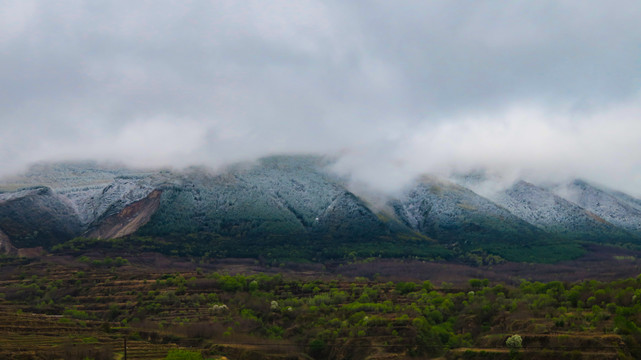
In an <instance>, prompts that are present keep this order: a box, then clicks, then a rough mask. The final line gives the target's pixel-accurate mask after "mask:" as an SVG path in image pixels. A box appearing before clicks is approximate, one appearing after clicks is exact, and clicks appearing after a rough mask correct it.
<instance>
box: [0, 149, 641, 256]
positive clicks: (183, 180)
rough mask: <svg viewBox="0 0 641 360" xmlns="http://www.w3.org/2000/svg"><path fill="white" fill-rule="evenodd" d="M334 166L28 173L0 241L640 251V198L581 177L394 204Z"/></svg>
mask: <svg viewBox="0 0 641 360" xmlns="http://www.w3.org/2000/svg"><path fill="white" fill-rule="evenodd" d="M337 161H338V160H337V159H332V158H327V157H321V156H311V155H305V156H300V155H299V156H293V155H287V156H286V155H281V156H272V157H267V158H262V159H260V160H258V161H256V162H249V163H238V164H235V165H233V166H229V167H227V168H225V169H224V170H222V171H221V170H218V171H213V170H211V169H208V168H203V167H194V168H190V169H186V170H184V171H168V170H160V171H152V170H145V171H136V170H132V169H127V168H123V167H113V166H111V167H110V166H105V167H102V166H101V165H99V164H97V163H60V164H49V165H47V166H44V165H39V166H38V167H35V168H33V169H31V170H30V171H28V172H26V173H25V174H24V175H23V176H14V177H11V178H5V179H4V180H2V181H0V231H2V234H3V238H2V244H3V246H4V247H5V248H6V249H7V250H6V251H9V249H12V248H13V247H16V248H25V247H35V246H42V247H44V248H45V249H52V248H55V247H56V246H58V245H60V244H65V243H67V242H68V241H71V240H72V239H74V238H75V237H79V236H80V237H84V238H95V239H104V240H105V241H107V240H109V239H118V238H124V239H125V242H130V243H131V244H132V245H131V246H133V247H136V246H137V245H135V244H138V243H140V241H143V244H144V243H145V241H147V240H145V239H156V240H154V241H155V243H156V245H157V246H158V248H153V247H152V249H155V250H158V251H169V250H170V249H171V251H174V252H175V253H176V254H183V255H190V256H193V255H196V254H198V255H199V256H209V257H228V256H231V257H273V258H283V257H285V258H291V259H309V260H322V259H341V258H345V257H346V256H348V255H349V254H351V255H349V256H356V257H369V256H383V257H408V256H409V257H420V258H426V259H437V258H459V257H462V258H467V257H469V256H471V255H469V254H475V255H474V256H478V255H480V256H482V257H483V256H493V257H495V258H491V259H492V260H489V261H505V260H511V261H532V262H553V261H559V260H563V259H570V258H573V257H576V256H579V255H580V254H581V253H582V252H583V250H582V247H583V245H585V244H588V243H600V244H611V245H617V246H621V245H624V246H632V247H635V248H636V247H638V246H641V226H639V224H641V210H640V204H641V201H639V200H638V199H636V198H634V197H632V196H629V195H626V194H625V193H622V192H617V191H612V190H607V189H603V188H600V187H598V186H595V185H590V184H589V183H587V182H585V181H582V180H575V181H573V182H570V183H564V184H557V185H556V186H555V187H547V188H544V187H539V186H536V185H534V184H531V183H529V182H525V181H522V180H521V181H518V182H516V183H514V184H513V185H512V186H510V187H508V188H502V190H501V191H500V192H497V193H494V195H492V196H482V195H480V194H479V193H476V192H474V191H473V190H472V189H473V188H475V186H476V187H478V186H479V185H478V184H479V183H484V184H485V187H486V188H489V187H491V186H487V182H488V181H491V182H493V181H495V180H496V179H492V178H486V177H484V176H483V175H482V174H476V175H475V174H471V175H469V176H467V177H463V178H461V177H458V178H453V179H452V180H454V181H456V182H458V184H457V183H455V182H452V181H450V180H447V179H444V178H439V177H435V176H427V175H424V176H421V177H418V178H416V179H415V180H414V182H413V183H412V185H411V186H408V187H406V188H404V190H402V191H400V192H399V193H398V194H397V195H390V194H389V193H385V192H382V193H379V194H376V193H375V192H373V191H372V190H371V189H367V191H363V192H360V191H359V190H358V187H355V186H354V185H353V184H352V183H350V179H348V178H344V177H341V176H338V175H337V174H336V173H335V172H334V171H333V170H332V169H333V166H334V165H335V164H336V162H337ZM465 183H468V184H469V185H468V186H469V187H466V186H464V185H461V184H465ZM500 183H501V182H500V181H499V184H500ZM494 188H501V186H500V185H496V186H494ZM560 189H565V190H564V191H565V193H563V191H561V190H560ZM570 190H571V191H570ZM626 244H627V245H626ZM161 245H162V246H161ZM65 246H66V245H65ZM141 246H142V245H141ZM144 246H148V244H147V245H144ZM143 248H144V247H143ZM161 248H162V249H161ZM488 259H489V258H488ZM497 259H500V260H497ZM481 261H482V260H481Z"/></svg>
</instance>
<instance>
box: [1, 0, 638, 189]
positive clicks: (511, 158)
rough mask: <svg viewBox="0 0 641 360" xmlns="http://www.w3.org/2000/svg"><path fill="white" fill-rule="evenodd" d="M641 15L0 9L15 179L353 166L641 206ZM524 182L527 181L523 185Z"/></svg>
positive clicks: (570, 6) (519, 5)
mask: <svg viewBox="0 0 641 360" xmlns="http://www.w3.org/2000/svg"><path fill="white" fill-rule="evenodd" d="M639 14H641V2H639V1H634V0H633V1H586V0H580V1H544V0H540V1H367V2H365V1H344V0H336V1H331V0H327V1H312V0H310V1H275V0H270V1H223V0H217V1H161V0H154V1H142V0H141V1H113V0H111V1H99V0H87V1H82V0H76V1H46V0H42V1H30V0H15V1H13V0H0V129H1V131H0V161H1V164H0V174H4V175H6V174H9V173H13V172H18V171H21V170H23V169H24V168H25V166H27V165H28V164H30V163H33V162H38V161H55V160H81V159H96V160H110V161H122V162H126V163H127V164H130V165H134V166H183V165H191V164H207V165H211V166H214V167H216V166H220V165H223V164H226V163H229V162H233V161H238V160H250V159H253V158H257V157H260V156H264V155H267V154H273V153H318V154H330V155H340V156H341V157H340V160H339V162H338V164H337V165H336V169H337V170H338V171H341V172H346V173H350V174H352V176H353V178H354V180H355V181H364V182H366V183H368V184H370V185H372V186H375V187H376V188H379V189H384V190H389V189H394V188H398V187H399V186H401V185H403V184H405V183H406V182H407V181H408V180H410V179H411V178H412V177H414V176H416V175H418V174H420V173H424V172H430V173H442V174H447V173H448V172H450V171H459V172H462V171H468V170H470V169H475V168H489V169H491V170H492V171H495V172H498V173H504V174H511V175H512V176H517V175H520V176H525V177H528V178H548V177H553V178H561V177H565V176H580V177H584V178H587V179H589V180H593V181H597V182H601V183H603V184H606V185H609V186H612V187H617V188H620V189H623V190H626V191H629V192H631V193H633V194H635V195H641V92H640V88H641V25H640V24H641V22H639ZM515 174H516V175H515Z"/></svg>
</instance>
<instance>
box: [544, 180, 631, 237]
mask: <svg viewBox="0 0 641 360" xmlns="http://www.w3.org/2000/svg"><path fill="white" fill-rule="evenodd" d="M553 191H554V192H555V193H556V194H557V195H559V196H561V197H564V198H566V199H568V200H569V201H572V202H574V203H576V204H577V205H579V206H581V207H582V208H585V209H587V210H589V211H590V212H592V213H594V214H596V215H598V216H599V217H601V218H603V219H604V220H606V221H607V222H609V223H611V224H614V225H616V226H618V227H620V228H622V229H625V230H627V231H629V232H631V233H633V234H634V235H636V236H641V201H640V200H638V199H634V198H632V197H630V196H629V195H625V194H623V193H621V192H616V191H611V190H606V189H602V188H599V187H596V186H594V185H591V184H589V183H587V182H586V181H583V180H575V181H573V182H571V183H569V184H566V185H564V186H558V187H555V188H554V189H553Z"/></svg>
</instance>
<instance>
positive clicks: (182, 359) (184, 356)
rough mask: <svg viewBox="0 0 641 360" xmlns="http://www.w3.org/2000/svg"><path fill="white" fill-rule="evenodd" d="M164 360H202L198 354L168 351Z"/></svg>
mask: <svg viewBox="0 0 641 360" xmlns="http://www.w3.org/2000/svg"><path fill="white" fill-rule="evenodd" d="M165 360H203V356H202V355H201V354H200V352H197V351H189V350H182V349H177V350H169V352H168V353H167V356H166V357H165Z"/></svg>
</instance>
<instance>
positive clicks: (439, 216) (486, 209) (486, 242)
mask: <svg viewBox="0 0 641 360" xmlns="http://www.w3.org/2000/svg"><path fill="white" fill-rule="evenodd" d="M393 207H394V209H395V211H396V214H397V216H398V217H399V218H400V219H401V220H402V221H404V222H405V223H406V224H407V225H408V226H410V227H411V228H413V229H416V230H418V231H420V232H422V233H424V234H426V235H428V236H430V237H432V238H434V239H437V240H439V242H445V243H449V244H451V245H452V246H454V247H458V248H460V249H462V251H470V250H476V249H483V250H487V251H490V252H493V253H496V254H498V255H501V256H503V257H505V258H508V259H513V260H519V259H524V257H523V255H524V254H523V252H524V251H528V250H526V249H530V250H532V249H534V248H536V249H537V250H536V252H539V251H543V254H539V255H541V256H546V259H554V258H556V254H554V251H556V249H558V248H557V247H558V246H560V245H562V246H563V247H566V246H569V248H566V249H565V251H570V252H574V253H576V252H577V251H578V247H577V246H575V245H572V244H570V245H568V244H566V243H563V242H561V241H560V239H558V238H557V237H555V236H554V235H551V234H548V233H546V232H544V231H543V230H541V229H539V228H537V227H535V226H533V225H531V224H530V223H528V222H526V221H524V220H522V219H520V218H518V217H517V216H515V215H513V214H512V213H510V212H509V211H508V210H507V209H505V208H503V207H501V206H499V205H497V204H495V203H494V202H492V201H490V200H489V199H487V198H484V197H482V196H480V195H478V194H476V193H474V192H473V191H471V190H469V189H467V188H465V187H462V186H460V185H457V184H455V183H452V182H449V181H446V180H440V179H436V178H431V177H423V178H422V179H421V181H420V182H419V183H418V184H417V185H416V186H415V187H413V188H412V189H411V190H409V191H408V192H407V193H406V194H405V196H404V197H403V198H401V199H399V200H397V201H394V202H393ZM518 248H520V249H521V253H519V252H518V250H517V249H518ZM540 260H545V259H539V261H540Z"/></svg>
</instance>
